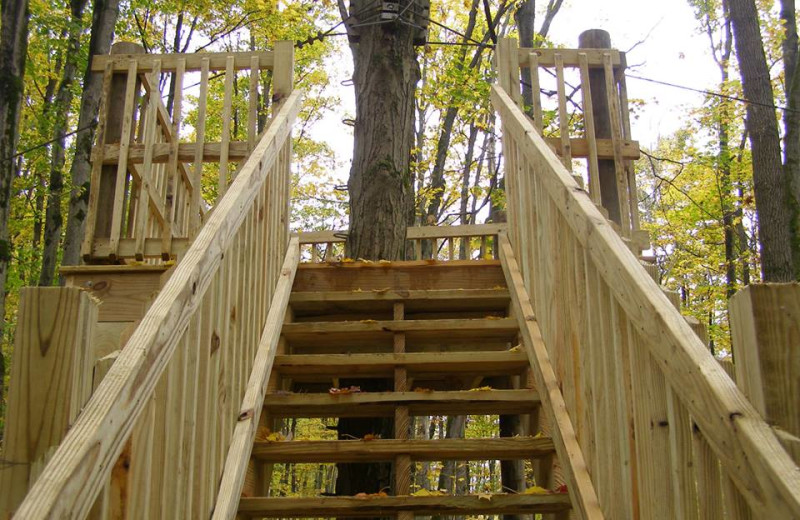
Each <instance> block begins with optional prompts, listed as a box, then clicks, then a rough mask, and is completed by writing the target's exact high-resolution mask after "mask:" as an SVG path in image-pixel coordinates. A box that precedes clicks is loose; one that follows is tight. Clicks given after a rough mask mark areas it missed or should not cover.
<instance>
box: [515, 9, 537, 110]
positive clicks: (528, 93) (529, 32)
mask: <svg viewBox="0 0 800 520" xmlns="http://www.w3.org/2000/svg"><path fill="white" fill-rule="evenodd" d="M535 20H536V0H524V1H523V2H520V3H519V7H517V10H516V11H514V21H516V22H517V31H518V32H519V46H520V47H528V48H532V47H533V35H534V32H535V31H534V28H533V24H534V22H535ZM520 74H522V79H523V82H522V101H523V104H524V106H525V111H526V112H527V113H528V115H529V116H531V117H533V91H532V90H531V88H532V87H531V83H530V81H528V80H527V79H526V78H525V73H524V71H522V70H521V71H520ZM536 95H537V96H538V95H539V93H538V92H537V93H536Z"/></svg>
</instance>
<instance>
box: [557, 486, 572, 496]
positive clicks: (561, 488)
mask: <svg viewBox="0 0 800 520" xmlns="http://www.w3.org/2000/svg"><path fill="white" fill-rule="evenodd" d="M556 493H558V494H560V495H564V494H566V493H569V491H568V490H567V485H566V484H561V485H560V486H558V488H556Z"/></svg>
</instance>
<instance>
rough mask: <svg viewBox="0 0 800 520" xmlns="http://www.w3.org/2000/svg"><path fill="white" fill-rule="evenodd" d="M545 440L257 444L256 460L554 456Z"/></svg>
mask: <svg viewBox="0 0 800 520" xmlns="http://www.w3.org/2000/svg"><path fill="white" fill-rule="evenodd" d="M553 451H554V447H553V441H552V440H551V439H548V438H546V437H540V438H538V439H534V438H533V437H503V438H498V437H495V438H488V439H444V440H438V439H437V440H426V439H412V440H408V439H406V440H399V439H376V440H372V441H360V440H351V441H286V442H257V443H256V445H255V446H254V447H253V457H255V458H256V459H258V460H261V461H267V462H337V463H338V462H371V461H381V460H387V461H388V460H393V459H394V457H395V456H397V455H398V454H401V453H404V454H407V455H409V456H410V457H411V460H415V461H427V460H430V461H434V460H435V461H441V460H512V459H534V458H539V457H541V456H543V455H548V454H551V453H553Z"/></svg>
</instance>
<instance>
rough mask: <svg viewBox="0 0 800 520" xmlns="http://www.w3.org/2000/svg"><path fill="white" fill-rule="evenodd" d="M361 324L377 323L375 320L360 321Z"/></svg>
mask: <svg viewBox="0 0 800 520" xmlns="http://www.w3.org/2000/svg"><path fill="white" fill-rule="evenodd" d="M361 323H378V322H377V321H375V320H361Z"/></svg>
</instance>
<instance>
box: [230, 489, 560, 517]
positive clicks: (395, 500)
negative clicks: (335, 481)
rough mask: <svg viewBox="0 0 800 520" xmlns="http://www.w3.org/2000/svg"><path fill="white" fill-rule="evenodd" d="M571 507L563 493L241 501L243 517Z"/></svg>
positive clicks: (491, 511) (528, 510)
mask: <svg viewBox="0 0 800 520" xmlns="http://www.w3.org/2000/svg"><path fill="white" fill-rule="evenodd" d="M569 508H570V504H569V497H568V496H567V495H566V494H553V495H492V496H491V497H488V496H481V497H479V496H477V495H466V496H435V497H414V496H399V497H391V496H385V497H364V498H359V497H322V498H242V501H241V503H240V504H239V514H240V515H242V516H244V517H258V518H261V517H281V518H286V517H326V516H331V517H354V516H365V517H380V516H387V515H391V514H392V513H398V512H402V511H413V512H414V513H416V514H418V515H439V514H442V515H445V514H447V515H465V514H531V513H554V512H558V511H566V510H568V509H569Z"/></svg>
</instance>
